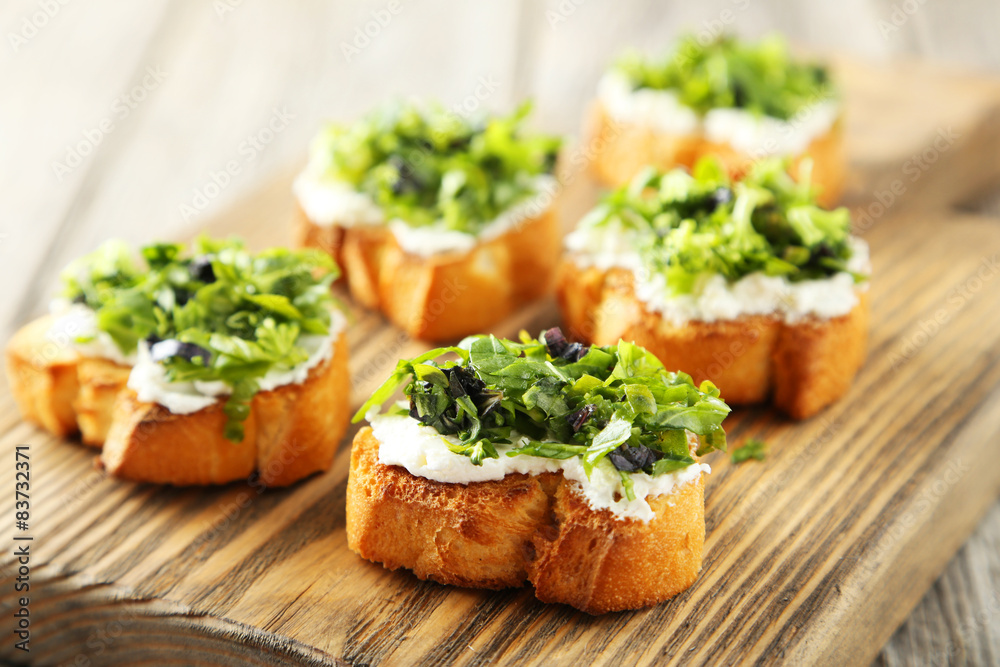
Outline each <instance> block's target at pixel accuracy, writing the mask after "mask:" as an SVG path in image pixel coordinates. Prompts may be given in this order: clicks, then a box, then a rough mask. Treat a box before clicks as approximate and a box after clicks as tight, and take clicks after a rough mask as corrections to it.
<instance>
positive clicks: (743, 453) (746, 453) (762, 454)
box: [729, 438, 767, 463]
mask: <svg viewBox="0 0 1000 667" xmlns="http://www.w3.org/2000/svg"><path fill="white" fill-rule="evenodd" d="M766 457H767V443H766V442H764V441H763V440H757V439H756V438H750V439H749V440H747V441H746V444H744V445H743V446H742V447H740V448H739V449H734V450H733V451H732V453H731V454H730V455H729V458H730V460H731V461H732V462H733V463H743V462H745V461H749V460H750V459H756V460H757V461H763V460H764V459H765V458H766Z"/></svg>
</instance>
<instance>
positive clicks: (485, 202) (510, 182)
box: [313, 103, 561, 235]
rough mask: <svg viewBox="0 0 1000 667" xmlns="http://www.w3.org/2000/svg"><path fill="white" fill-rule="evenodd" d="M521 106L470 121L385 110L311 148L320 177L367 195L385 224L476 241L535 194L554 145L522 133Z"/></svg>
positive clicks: (437, 111)
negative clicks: (430, 228)
mask: <svg viewBox="0 0 1000 667" xmlns="http://www.w3.org/2000/svg"><path fill="white" fill-rule="evenodd" d="M530 110H531V105H530V104H529V103H526V104H524V105H522V106H521V107H520V108H519V109H518V110H517V111H516V112H514V113H513V114H512V115H510V116H506V117H488V118H482V119H476V120H471V119H467V118H463V117H462V116H460V115H458V114H457V113H453V112H449V111H446V110H444V109H442V108H441V107H438V106H428V107H423V106H421V105H418V104H414V103H409V104H398V103H397V104H391V105H388V106H384V107H381V108H378V109H376V110H374V111H372V112H371V113H369V114H368V115H367V116H365V117H364V118H362V119H361V120H359V121H357V122H355V123H352V124H350V125H341V124H331V125H329V126H328V127H327V128H326V129H325V130H324V131H323V133H322V134H321V135H320V136H319V137H318V138H317V140H316V142H315V144H314V145H313V160H319V161H320V163H321V164H324V165H325V166H326V168H325V175H326V176H328V177H329V178H331V179H333V180H336V181H341V182H346V183H349V184H351V185H352V186H354V188H355V189H357V190H358V191H360V192H363V193H365V194H367V195H368V196H369V197H371V199H372V200H373V201H374V202H375V203H376V204H377V205H378V206H379V207H380V208H381V209H382V211H383V213H384V216H385V219H386V220H393V219H399V220H402V221H404V222H405V223H407V224H408V225H410V226H412V227H426V226H429V225H434V224H438V225H441V226H442V228H443V229H447V230H454V231H460V232H465V233H468V234H473V235H475V234H477V233H478V232H479V231H481V230H482V228H483V227H485V226H486V224H488V223H489V222H491V221H492V220H494V219H496V217H497V216H499V215H500V214H501V213H503V212H504V211H505V210H507V209H508V208H510V207H511V206H513V205H515V204H517V203H519V202H521V201H523V200H525V199H527V198H529V197H530V196H532V195H534V194H536V193H537V187H536V184H535V182H534V180H535V177H537V176H539V175H542V174H550V173H552V171H553V169H554V168H555V162H556V154H557V152H558V151H559V147H560V144H561V140H560V139H559V138H558V137H553V136H544V135H526V134H524V133H523V131H522V125H523V121H524V119H525V117H526V116H527V115H528V113H529V112H530Z"/></svg>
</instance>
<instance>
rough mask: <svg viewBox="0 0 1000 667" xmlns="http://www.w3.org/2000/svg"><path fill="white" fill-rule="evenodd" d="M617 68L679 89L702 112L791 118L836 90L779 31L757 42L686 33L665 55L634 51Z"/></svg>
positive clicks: (651, 84) (649, 83) (646, 83)
mask: <svg viewBox="0 0 1000 667" xmlns="http://www.w3.org/2000/svg"><path fill="white" fill-rule="evenodd" d="M616 69H617V70H618V71H619V72H621V73H622V74H623V75H625V77H626V78H627V79H628V80H629V81H630V82H631V83H632V85H634V86H635V87H636V88H650V89H654V90H672V91H674V92H676V93H677V97H678V99H679V101H680V102H681V104H684V105H685V106H687V107H689V108H691V109H694V110H695V111H696V112H697V113H699V114H705V113H707V112H709V111H710V110H712V109H724V108H737V109H746V110H747V111H750V112H752V113H757V114H763V115H766V116H771V117H773V118H778V119H781V120H790V119H791V118H793V117H794V116H795V114H797V113H799V112H800V111H802V110H803V109H805V108H807V107H808V106H810V105H811V104H814V103H816V102H817V101H820V100H823V99H829V98H832V97H834V96H836V90H835V89H834V87H833V84H832V82H831V80H830V76H829V73H828V72H827V70H826V68H825V67H822V66H820V65H816V64H813V63H805V62H797V61H795V60H793V59H792V57H791V55H790V54H789V52H788V45H787V44H786V43H785V41H784V39H783V38H782V37H780V36H778V35H772V36H770V37H766V38H765V39H763V40H761V41H760V42H758V43H755V44H751V43H746V42H741V41H739V40H737V39H735V38H733V37H731V36H728V35H722V36H720V37H718V38H716V39H714V40H711V41H708V42H705V43H702V40H700V39H699V37H698V36H696V35H686V36H684V37H683V38H681V39H680V40H679V41H678V43H677V46H676V48H675V49H674V51H673V52H672V53H670V54H668V55H667V56H666V57H665V58H663V59H662V60H655V59H652V58H645V57H643V56H641V55H639V54H637V53H630V54H627V55H625V56H624V57H623V58H622V59H621V60H620V61H619V62H618V63H617V65H616Z"/></svg>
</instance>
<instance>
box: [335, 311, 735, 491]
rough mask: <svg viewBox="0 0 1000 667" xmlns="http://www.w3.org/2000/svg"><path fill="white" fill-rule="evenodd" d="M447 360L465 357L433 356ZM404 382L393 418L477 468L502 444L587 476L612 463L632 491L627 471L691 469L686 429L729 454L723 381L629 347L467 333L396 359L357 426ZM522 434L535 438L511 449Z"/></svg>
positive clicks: (703, 448)
mask: <svg viewBox="0 0 1000 667" xmlns="http://www.w3.org/2000/svg"><path fill="white" fill-rule="evenodd" d="M448 353H451V354H454V355H456V356H457V357H458V359H457V361H437V359H438V358H439V357H442V356H444V355H445V354H448ZM401 386H402V387H404V393H405V394H406V396H408V397H409V409H408V410H407V409H405V408H401V407H396V408H394V411H395V413H397V414H409V416H410V417H412V418H414V419H417V420H419V421H420V422H422V423H424V424H426V425H429V426H432V427H433V428H434V429H436V430H437V431H438V432H439V433H441V434H443V435H453V436H456V437H457V438H458V440H459V444H457V445H454V446H452V447H451V449H452V451H453V452H455V453H456V454H462V455H465V456H468V457H469V458H470V459H471V460H472V462H473V463H474V464H476V465H480V464H481V463H482V461H483V460H484V459H486V458H499V454H498V452H497V449H496V445H498V444H515V445H518V446H517V447H516V448H515V449H513V450H511V451H509V452H508V453H507V456H539V457H543V458H550V459H567V458H570V457H574V456H578V457H580V458H581V459H582V463H583V466H584V469H585V470H586V472H587V474H588V475H589V474H590V472H591V471H592V470H593V468H594V466H596V465H598V463H600V462H601V461H602V460H603V459H605V458H607V459H608V460H609V461H610V462H611V464H612V465H614V467H615V468H616V469H617V470H618V471H619V472H620V473H622V479H623V482H624V483H625V484H624V486H625V488H626V492H630V488H631V483H630V482H628V478H627V473H631V472H636V471H639V470H641V471H644V472H646V473H649V474H651V475H661V474H664V473H667V472H672V471H674V470H678V469H680V468H685V467H687V466H689V465H691V464H692V463H694V462H695V460H694V458H693V457H692V456H691V452H690V447H689V444H688V438H687V433H688V432H691V433H693V434H695V435H696V436H697V439H698V450H697V453H698V454H699V455H700V454H705V453H707V452H709V451H712V450H714V449H721V450H725V448H726V434H725V431H724V430H723V429H722V426H721V424H722V420H723V419H725V417H726V415H727V414H729V407H728V406H727V405H726V404H725V402H723V401H722V399H720V398H719V390H718V389H716V387H715V385H713V384H712V383H711V382H707V381H706V382H703V383H702V384H701V386H700V387H696V386H695V384H694V382H693V381H692V379H691V376H689V375H687V374H685V373H672V372H668V371H667V370H666V369H664V367H663V364H662V363H660V361H659V360H658V359H657V358H656V357H655V356H653V355H652V354H651V353H649V352H647V351H646V350H645V349H643V348H641V347H639V346H638V345H635V344H634V343H628V342H625V341H619V343H618V345H616V346H606V347H598V346H596V345H595V346H590V347H586V346H583V345H580V344H579V343H568V342H567V341H566V339H565V338H564V337H563V335H562V332H561V331H560V330H559V329H549V330H548V331H544V332H542V334H541V335H540V336H539V338H538V339H532V338H530V337H529V336H528V335H527V334H526V333H522V335H521V340H520V342H515V341H510V340H501V339H497V338H495V337H493V336H474V337H470V338H467V339H465V340H464V341H462V343H461V344H459V346H457V347H445V348H438V349H436V350H431V351H429V352H427V353H425V354H423V355H421V356H419V357H417V358H415V359H409V360H403V361H400V362H399V364H398V365H397V367H396V370H395V372H394V373H393V374H392V376H390V377H389V379H388V380H386V382H385V384H383V385H382V386H381V387H380V388H379V389H378V390H376V392H375V393H374V394H373V395H372V397H371V398H370V399H369V400H368V402H367V403H365V404H364V405H363V406H362V407H361V409H360V410H358V412H357V414H356V415H355V416H354V421H355V422H357V421H359V420H360V419H362V417H364V416H365V415H367V414H368V413H369V411H371V410H375V411H377V410H379V409H380V407H381V405H382V404H383V403H384V402H386V401H387V400H389V398H390V397H391V396H392V394H393V393H394V392H395V391H396V390H397V389H399V387H401ZM514 434H518V435H520V436H525V437H526V438H527V441H525V440H523V439H521V438H518V439H517V441H516V442H515V438H514Z"/></svg>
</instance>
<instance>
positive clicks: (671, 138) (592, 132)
mask: <svg viewBox="0 0 1000 667" xmlns="http://www.w3.org/2000/svg"><path fill="white" fill-rule="evenodd" d="M842 125H843V122H842V121H841V120H838V121H837V122H836V123H834V125H833V127H832V128H830V130H829V131H828V132H827V133H826V134H824V135H822V136H819V137H817V138H815V139H814V140H813V141H812V143H810V144H809V146H808V147H807V148H806V151H805V152H804V153H803V154H802V155H797V156H794V157H793V160H792V167H791V171H792V175H793V176H795V175H796V174H797V173H798V170H799V168H800V165H801V164H802V161H803V160H804V159H806V158H811V159H812V162H813V164H812V171H811V174H810V179H811V182H812V183H813V184H814V185H815V186H816V188H817V191H818V194H817V200H818V201H819V203H820V204H822V205H823V206H832V205H833V204H834V203H836V202H837V201H838V200H839V199H840V196H841V194H842V193H843V191H844V182H845V180H846V176H847V172H846V169H847V167H846V160H845V157H844V148H843V130H842ZM586 134H587V135H588V136H589V137H590V144H589V145H591V146H596V147H600V148H599V150H596V151H595V156H594V159H593V160H592V161H591V163H590V164H591V171H592V173H593V175H594V177H595V178H597V180H598V181H600V182H601V183H603V184H605V185H608V186H612V187H617V186H621V185H625V184H626V183H628V182H629V181H631V180H632V178H633V177H634V176H635V175H636V174H638V173H639V171H641V170H642V168H643V167H645V166H647V165H653V166H655V167H658V168H660V169H662V170H667V169H670V168H672V167H677V166H685V167H689V168H690V167H693V166H694V164H695V163H696V162H697V161H698V160H699V159H700V158H702V157H704V156H706V155H715V156H716V157H717V158H719V160H720V161H721V162H722V164H723V165H725V167H726V168H727V169H728V170H729V173H730V175H731V176H732V177H734V178H739V177H740V176H742V175H743V174H744V173H745V172H746V170H747V168H748V167H749V166H750V164H752V163H753V161H754V160H755V159H756V158H755V156H752V155H747V154H746V153H742V152H740V151H738V150H736V149H734V148H733V147H732V146H730V145H728V144H719V143H714V142H711V141H709V140H707V139H706V138H705V137H704V136H702V135H701V134H690V135H674V134H669V133H666V132H664V131H662V130H660V129H657V128H654V127H650V126H648V125H642V124H636V123H626V122H622V121H617V120H615V119H613V118H612V117H611V116H610V115H609V114H608V112H607V110H606V109H605V107H604V105H603V104H602V103H601V102H600V101H596V102H594V103H593V105H592V106H591V109H590V112H589V114H588V117H587V121H586Z"/></svg>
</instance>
